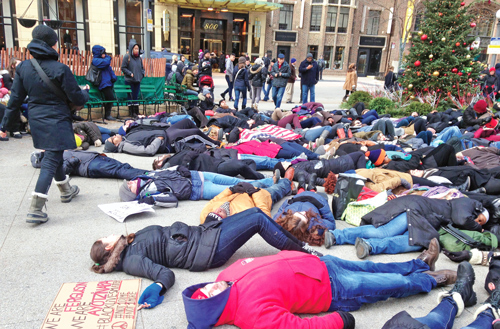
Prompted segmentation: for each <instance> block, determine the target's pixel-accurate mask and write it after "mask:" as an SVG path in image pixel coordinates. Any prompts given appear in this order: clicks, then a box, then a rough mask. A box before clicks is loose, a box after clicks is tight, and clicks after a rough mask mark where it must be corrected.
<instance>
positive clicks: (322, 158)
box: [318, 151, 332, 160]
mask: <svg viewBox="0 0 500 329" xmlns="http://www.w3.org/2000/svg"><path fill="white" fill-rule="evenodd" d="M318 158H320V159H321V160H330V159H331V158H332V154H331V153H330V151H328V152H326V153H325V154H323V155H320V156H319V157H318Z"/></svg>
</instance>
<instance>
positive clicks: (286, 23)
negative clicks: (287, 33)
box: [279, 5, 293, 30]
mask: <svg viewBox="0 0 500 329" xmlns="http://www.w3.org/2000/svg"><path fill="white" fill-rule="evenodd" d="M292 19H293V5H283V7H281V9H280V22H279V29H280V30H291V29H292Z"/></svg>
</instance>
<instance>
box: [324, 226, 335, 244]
mask: <svg viewBox="0 0 500 329" xmlns="http://www.w3.org/2000/svg"><path fill="white" fill-rule="evenodd" d="M335 243H336V241H335V235H333V233H332V231H330V230H326V231H325V248H326V249H330V248H331V247H332V246H334V245H335Z"/></svg>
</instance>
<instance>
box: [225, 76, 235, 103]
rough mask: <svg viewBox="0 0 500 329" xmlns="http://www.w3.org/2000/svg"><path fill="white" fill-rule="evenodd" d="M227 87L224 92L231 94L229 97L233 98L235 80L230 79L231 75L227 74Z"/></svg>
mask: <svg viewBox="0 0 500 329" xmlns="http://www.w3.org/2000/svg"><path fill="white" fill-rule="evenodd" d="M226 82H227V89H226V90H224V92H223V94H224V95H225V94H229V99H232V98H233V82H232V81H231V80H230V79H229V75H226Z"/></svg>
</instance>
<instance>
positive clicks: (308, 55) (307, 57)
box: [306, 53, 313, 63]
mask: <svg viewBox="0 0 500 329" xmlns="http://www.w3.org/2000/svg"><path fill="white" fill-rule="evenodd" d="M306 61H308V62H309V63H312V61H313V54H311V53H309V54H307V55H306Z"/></svg>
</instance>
